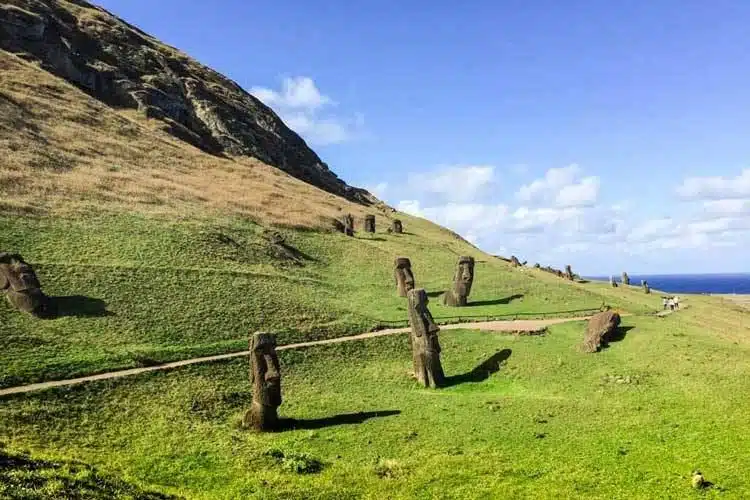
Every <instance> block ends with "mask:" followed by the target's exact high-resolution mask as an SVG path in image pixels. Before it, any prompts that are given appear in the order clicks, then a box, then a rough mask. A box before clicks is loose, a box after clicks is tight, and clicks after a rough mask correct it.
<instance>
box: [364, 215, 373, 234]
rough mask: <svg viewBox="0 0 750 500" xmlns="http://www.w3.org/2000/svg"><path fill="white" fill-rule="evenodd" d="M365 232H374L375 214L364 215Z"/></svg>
mask: <svg viewBox="0 0 750 500" xmlns="http://www.w3.org/2000/svg"><path fill="white" fill-rule="evenodd" d="M365 232H366V233H374V232H375V216H374V215H365Z"/></svg>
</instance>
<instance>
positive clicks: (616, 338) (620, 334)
mask: <svg viewBox="0 0 750 500" xmlns="http://www.w3.org/2000/svg"><path fill="white" fill-rule="evenodd" d="M633 328H635V327H634V326H619V327H617V328H616V329H615V331H614V333H613V334H612V336H611V337H609V338H608V339H607V341H606V343H602V349H606V348H607V347H609V344H611V343H612V342H620V341H622V340H623V339H625V336H626V335H627V334H628V332H629V331H630V330H632V329H633Z"/></svg>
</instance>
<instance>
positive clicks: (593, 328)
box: [583, 311, 620, 352]
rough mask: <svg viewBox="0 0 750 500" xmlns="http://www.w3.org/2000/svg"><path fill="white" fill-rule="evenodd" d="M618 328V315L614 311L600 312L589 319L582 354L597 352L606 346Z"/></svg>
mask: <svg viewBox="0 0 750 500" xmlns="http://www.w3.org/2000/svg"><path fill="white" fill-rule="evenodd" d="M618 326H620V315H619V314H618V313H616V312H614V311H604V312H600V313H598V314H596V315H594V316H592V317H591V319H589V322H588V325H586V333H585V335H584V340H583V351H584V352H597V351H599V349H600V348H601V346H602V345H606V344H607V342H609V340H610V339H611V338H612V336H613V335H614V333H615V332H616V331H617V327H618Z"/></svg>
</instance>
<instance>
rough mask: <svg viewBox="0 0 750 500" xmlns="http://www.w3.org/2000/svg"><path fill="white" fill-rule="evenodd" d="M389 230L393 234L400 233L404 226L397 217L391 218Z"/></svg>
mask: <svg viewBox="0 0 750 500" xmlns="http://www.w3.org/2000/svg"><path fill="white" fill-rule="evenodd" d="M391 232H392V233H395V234H401V233H403V232H404V226H403V224H402V223H401V221H400V220H398V219H393V222H392V223H391Z"/></svg>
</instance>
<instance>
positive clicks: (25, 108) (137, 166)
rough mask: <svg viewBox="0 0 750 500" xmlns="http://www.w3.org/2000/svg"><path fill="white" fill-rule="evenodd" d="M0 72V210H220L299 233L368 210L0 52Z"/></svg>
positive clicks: (215, 212)
mask: <svg viewBox="0 0 750 500" xmlns="http://www.w3.org/2000/svg"><path fill="white" fill-rule="evenodd" d="M0 75H2V78H1V79H0V213H2V212H12V213H52V214H70V213H77V212H88V211H92V210H95V211H123V210H126V211H137V212H140V213H146V214H167V215H180V216H190V217H203V216H214V215H218V214H221V215H235V216H242V217H250V218H253V219H255V220H258V221H259V222H261V223H266V224H283V225H289V226H298V227H327V226H329V225H330V218H332V217H340V216H341V215H342V214H343V213H344V212H351V213H353V214H355V216H359V217H361V216H363V215H364V213H366V212H369V213H375V211H374V210H375V209H366V208H364V207H362V206H360V205H356V204H353V203H350V202H348V201H347V200H345V199H343V198H340V197H338V196H335V195H332V194H330V193H327V192H325V191H322V190H320V189H318V188H316V187H313V186H311V185H309V184H307V183H305V182H302V181H300V180H298V179H296V178H294V177H291V176H290V175H288V174H286V173H285V172H282V171H281V170H278V169H276V168H273V167H270V166H268V165H265V164H264V163H262V162H260V161H257V160H254V159H252V158H240V157H235V158H221V157H216V156H211V155H208V154H206V153H204V152H202V151H200V150H199V149H197V148H194V147H192V146H190V145H188V144H187V143H184V142H180V141H179V140H177V139H175V138H173V137H172V136H171V135H169V134H168V133H166V132H164V131H163V130H161V129H160V128H159V127H160V126H164V124H163V122H159V121H156V120H148V119H146V118H145V117H143V116H142V115H140V114H139V113H137V112H134V111H119V110H114V109H112V108H109V107H107V106H105V105H104V104H102V103H100V102H99V101H97V100H95V99H93V98H91V97H89V96H88V95H87V94H85V93H84V92H82V91H80V90H79V89H77V88H76V87H74V86H72V85H70V84H68V83H67V82H65V81H64V80H61V79H59V78H57V77H55V76H53V75H51V74H50V73H48V72H46V71H43V70H42V69H40V68H39V67H38V66H36V65H34V64H32V63H28V62H26V61H24V60H22V59H21V58H19V57H16V56H14V55H12V54H9V53H7V52H4V51H0Z"/></svg>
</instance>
